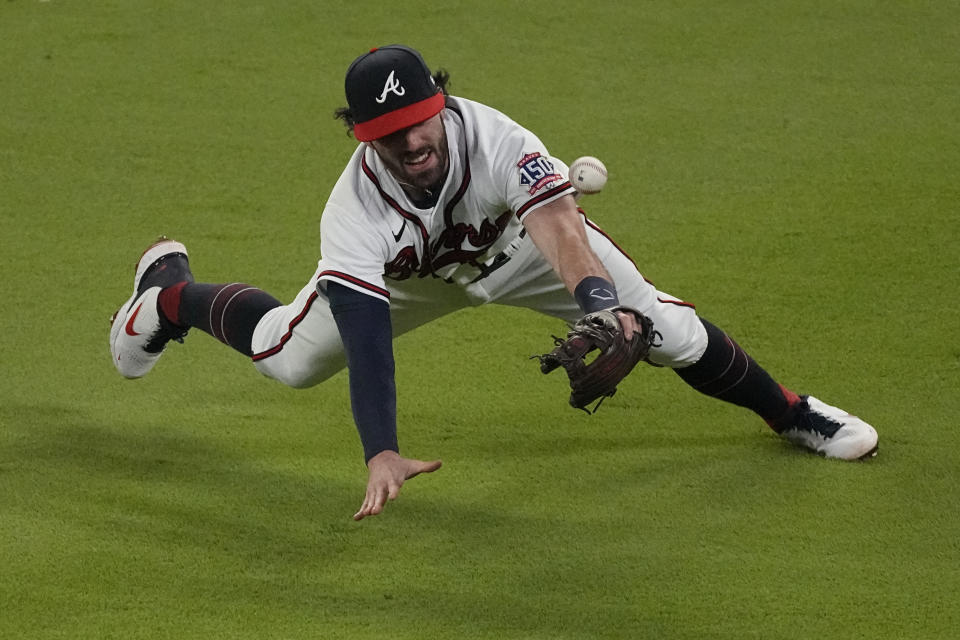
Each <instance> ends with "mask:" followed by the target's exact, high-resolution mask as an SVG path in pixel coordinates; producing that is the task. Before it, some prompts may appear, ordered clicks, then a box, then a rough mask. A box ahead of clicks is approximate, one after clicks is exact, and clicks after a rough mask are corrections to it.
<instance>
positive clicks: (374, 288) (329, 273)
mask: <svg viewBox="0 0 960 640" xmlns="http://www.w3.org/2000/svg"><path fill="white" fill-rule="evenodd" d="M324 277H333V278H339V279H340V280H345V281H347V282H349V283H351V284H355V285H357V286H358V287H361V288H363V289H366V290H367V291H369V292H371V293H375V294H377V295H378V296H383V297H384V298H388V299H389V298H390V292H389V291H387V290H386V289H381V288H380V287H377V286H375V285H372V284H370V283H369V282H366V281H364V280H361V279H360V278H356V277H354V276H351V275H349V274H347V273H344V272H342V271H332V270H327V271H321V272H320V275H319V276H317V280H322V279H323V278H324Z"/></svg>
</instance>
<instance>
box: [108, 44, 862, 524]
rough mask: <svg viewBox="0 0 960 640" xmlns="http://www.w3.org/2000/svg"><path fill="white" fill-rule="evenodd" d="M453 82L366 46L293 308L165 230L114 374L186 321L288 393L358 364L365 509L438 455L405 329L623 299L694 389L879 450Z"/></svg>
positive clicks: (147, 355)
mask: <svg viewBox="0 0 960 640" xmlns="http://www.w3.org/2000/svg"><path fill="white" fill-rule="evenodd" d="M446 83H447V75H446V74H445V73H443V72H439V73H437V74H431V72H430V70H429V68H428V67H427V65H426V64H425V63H424V61H423V59H422V57H421V56H420V54H419V53H418V52H417V51H415V50H413V49H410V48H408V47H405V46H400V45H391V46H386V47H380V48H377V49H372V50H371V51H369V52H367V53H364V54H363V55H361V56H360V57H358V58H357V59H356V60H355V61H354V62H353V63H352V64H351V65H350V67H349V69H348V70H347V74H346V81H345V88H346V97H347V104H348V106H347V107H346V108H344V109H340V110H338V112H337V115H338V117H339V118H341V119H342V120H343V121H344V123H345V124H346V125H347V127H348V128H349V129H350V130H351V131H352V133H353V135H354V137H355V138H356V139H357V140H358V141H359V142H360V144H359V145H358V146H357V148H356V150H355V151H354V153H353V155H352V157H351V158H350V160H349V162H348V163H347V167H346V169H344V171H343V174H342V175H341V176H340V178H339V180H338V181H337V183H336V185H335V186H334V187H333V190H332V192H331V194H330V198H329V200H328V201H327V204H326V207H325V208H324V211H323V215H322V218H321V255H322V258H321V259H320V261H319V263H318V267H317V270H316V272H315V273H314V274H313V276H312V277H311V278H310V279H309V281H308V282H307V283H306V285H305V286H304V287H303V289H302V290H301V291H300V293H299V294H298V295H297V297H296V298H295V299H294V300H293V301H292V302H291V303H290V304H282V303H281V302H280V301H279V300H277V299H275V298H274V297H272V296H271V295H269V294H268V293H266V292H264V291H262V290H260V289H258V288H256V287H252V286H250V285H247V284H242V283H228V284H204V283H197V282H195V281H194V278H193V275H192V273H191V271H190V268H189V263H188V259H187V250H186V247H185V246H184V245H183V244H181V243H180V242H177V241H174V240H169V239H166V238H163V239H161V240H159V241H158V242H156V243H154V244H153V245H151V246H150V247H149V248H148V249H147V250H146V252H145V253H144V254H143V255H142V257H141V258H140V260H139V262H138V264H137V270H136V275H135V278H134V287H133V294H132V295H131V296H130V298H129V300H127V302H126V303H124V304H123V306H121V308H120V309H119V311H118V312H117V314H116V315H115V317H114V320H113V323H112V326H111V331H110V347H111V353H112V355H113V361H114V365H115V366H116V367H117V369H118V370H119V371H120V373H121V374H123V375H124V376H126V377H129V378H138V377H141V376H143V375H145V374H146V373H147V372H149V371H150V369H151V368H152V367H153V366H154V364H155V363H156V361H157V359H158V358H159V357H160V355H161V353H162V352H163V350H164V348H165V346H166V344H167V343H168V342H169V341H170V340H178V341H182V338H183V336H184V335H185V334H186V332H187V330H188V329H189V328H190V327H197V328H199V329H201V330H202V331H205V332H207V333H209V334H211V335H212V336H213V337H215V338H217V339H218V340H220V341H222V342H224V343H225V344H227V345H229V346H231V347H233V348H234V349H236V350H237V351H240V352H241V353H243V354H245V355H246V356H248V357H250V358H251V359H252V360H253V363H254V365H255V366H256V367H257V369H258V370H259V371H261V372H262V373H263V374H265V375H266V376H269V377H271V378H274V379H276V380H279V381H281V382H283V383H285V384H287V385H290V386H293V387H309V386H311V385H315V384H317V383H319V382H321V381H323V380H325V379H327V378H329V377H330V376H331V375H333V374H334V373H336V372H337V371H339V370H341V369H342V368H343V367H344V366H347V367H348V368H349V373H350V376H349V384H350V397H351V405H352V409H353V415H354V420H355V422H356V427H357V430H358V432H359V435H360V440H361V443H362V445H363V450H364V456H365V459H366V462H367V466H368V482H367V489H366V495H365V497H364V500H363V503H362V505H361V507H360V509H359V511H358V512H357V513H356V514H355V516H354V518H355V519H357V520H359V519H362V518H364V517H366V516H369V515H375V514H378V513H380V512H381V511H382V509H383V507H384V505H385V504H386V501H387V500H388V499H394V498H396V497H397V494H398V492H399V490H400V487H401V486H402V485H403V483H404V482H405V481H406V480H407V479H409V478H411V477H413V476H415V475H417V474H420V473H423V472H432V471H434V470H436V469H437V468H439V467H440V464H441V463H440V461H438V460H436V461H430V462H428V461H422V460H416V459H411V458H405V457H403V456H401V455H400V453H399V451H400V449H399V446H398V441H397V425H396V390H395V383H394V354H393V347H392V339H393V337H396V336H398V335H401V334H403V333H405V332H407V331H410V330H412V329H415V328H417V327H419V326H421V325H424V324H427V323H429V322H430V321H431V320H434V319H436V318H439V317H441V316H443V315H445V314H447V313H450V312H453V311H455V310H458V309H462V308H464V307H469V306H475V305H481V304H489V303H494V304H502V305H511V306H517V307H525V308H529V309H533V310H535V311H539V312H541V313H544V314H548V315H550V316H553V317H556V318H561V319H563V320H565V321H567V322H569V323H571V324H572V323H574V322H576V321H577V320H578V319H580V318H581V317H582V316H584V315H585V314H591V313H596V312H600V311H602V310H608V309H615V316H610V317H615V318H617V319H618V320H619V322H620V327H618V328H616V329H618V330H622V332H623V335H624V336H625V339H626V340H627V341H630V340H639V339H641V338H644V339H649V341H650V343H649V352H648V353H646V359H647V360H648V361H649V362H651V363H652V364H655V365H660V366H664V367H668V368H671V369H673V370H675V371H676V372H677V373H678V374H679V376H680V377H681V379H683V380H684V381H685V382H687V383H688V384H689V385H690V386H692V387H694V388H695V389H697V390H698V391H700V392H702V393H705V394H708V395H711V396H714V397H716V398H719V399H722V400H725V401H727V402H732V403H735V404H737V405H740V406H743V407H746V408H748V409H751V410H752V411H754V412H756V413H757V414H758V415H759V416H760V417H761V418H763V419H764V420H765V421H766V422H767V423H768V424H769V425H770V427H771V428H772V429H773V430H774V431H775V432H776V433H778V434H780V435H781V436H783V437H785V438H787V439H788V440H790V441H792V442H794V443H796V444H798V445H800V446H803V447H806V448H808V449H810V450H812V451H815V452H817V453H820V454H821V455H825V456H828V457H834V458H841V459H846V460H855V459H858V458H862V457H867V456H870V455H873V454H874V453H875V452H876V448H877V434H876V431H875V430H874V429H873V428H872V427H871V426H870V425H868V424H867V423H865V422H864V421H862V420H860V419H859V418H857V417H855V416H852V415H849V414H847V413H846V412H844V411H841V410H839V409H837V408H835V407H831V406H830V405H827V404H825V403H823V402H821V401H819V400H817V399H816V398H814V397H812V396H799V395H797V394H796V393H794V392H793V391H790V390H789V389H787V388H785V387H783V386H781V385H779V384H778V383H777V382H775V381H774V380H773V378H771V377H770V375H769V374H767V372H766V371H764V370H763V369H762V368H761V367H760V366H759V365H757V363H756V362H754V361H753V359H751V358H750V356H749V355H747V353H746V352H745V351H744V350H743V349H742V348H741V347H740V346H739V345H738V344H737V343H736V342H734V341H733V340H732V339H730V337H729V336H727V335H726V334H725V333H724V332H723V331H721V330H720V329H718V328H717V327H715V326H714V325H712V324H711V323H709V322H708V321H706V320H704V319H702V318H700V317H698V315H697V313H696V310H695V309H694V307H693V305H691V304H689V303H687V302H684V301H682V300H679V299H677V298H675V297H673V296H671V295H669V294H667V293H664V292H662V291H659V290H657V289H656V288H655V287H654V286H653V285H651V284H650V283H649V282H647V281H646V280H644V278H643V276H642V275H641V274H640V272H639V271H638V270H637V267H636V265H635V264H634V262H633V261H632V260H631V259H630V258H629V256H627V254H625V253H624V252H623V251H622V250H621V249H620V248H619V247H618V246H617V245H616V244H615V243H614V242H613V241H612V240H611V239H610V238H609V237H608V236H607V235H606V234H605V233H604V232H603V231H602V230H601V229H600V228H599V227H598V226H597V225H596V224H595V223H593V222H592V221H590V220H589V219H587V218H586V216H585V215H584V214H583V213H582V211H580V210H579V209H578V207H577V205H576V203H575V201H574V195H575V190H574V188H573V187H572V186H571V184H570V182H569V181H568V179H567V166H566V165H565V164H564V163H563V162H562V161H561V160H560V159H558V158H556V157H554V156H552V155H551V154H550V152H549V151H548V149H547V148H546V146H545V145H544V144H543V142H541V141H540V139H539V138H537V137H536V136H535V135H534V134H533V133H531V132H530V131H528V130H527V129H525V128H523V127H521V126H520V125H518V124H517V123H516V122H514V121H512V120H511V119H509V118H508V117H507V116H505V115H504V114H502V113H500V112H498V111H496V110H495V109H492V108H490V107H487V106H485V105H482V104H480V103H477V102H473V101H470V100H467V99H464V98H459V97H454V96H450V95H448V93H447V91H446ZM641 320H642V322H641ZM650 322H652V332H649V333H645V332H644V330H643V329H642V327H649V323H650Z"/></svg>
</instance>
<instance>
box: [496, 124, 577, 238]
mask: <svg viewBox="0 0 960 640" xmlns="http://www.w3.org/2000/svg"><path fill="white" fill-rule="evenodd" d="M504 120H505V122H504V123H503V124H502V126H501V128H500V131H501V135H500V137H499V143H498V144H497V145H496V146H495V147H494V148H493V149H492V151H491V152H492V154H493V157H492V171H493V174H494V180H495V181H496V183H497V184H498V185H500V186H501V188H502V189H503V192H502V194H501V195H502V197H503V198H504V201H505V202H506V203H507V204H508V205H509V207H510V209H511V210H512V211H514V212H515V213H516V215H517V218H518V219H520V220H521V221H523V218H524V216H526V214H527V213H529V212H530V211H533V210H534V209H536V208H537V207H540V206H542V205H544V204H547V203H549V202H553V201H554V200H556V199H557V198H560V197H562V196H564V195H568V194H569V195H573V194H574V193H575V190H574V188H573V186H572V185H571V184H570V180H569V179H568V171H569V169H568V167H567V165H566V164H565V163H564V162H563V161H562V160H560V159H559V158H555V157H553V156H551V155H550V152H549V151H547V148H546V146H545V145H544V144H543V142H541V141H540V139H539V138H538V137H537V136H535V135H534V134H533V133H532V132H530V131H528V130H527V129H525V128H523V127H522V126H520V125H519V124H517V123H516V122H513V121H512V120H509V119H507V118H505V117H504Z"/></svg>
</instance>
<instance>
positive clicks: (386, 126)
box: [353, 92, 446, 142]
mask: <svg viewBox="0 0 960 640" xmlns="http://www.w3.org/2000/svg"><path fill="white" fill-rule="evenodd" d="M445 103H446V99H445V98H444V95H443V93H442V92H437V93H435V94H433V95H432V96H430V97H429V98H427V99H426V100H421V101H420V102H414V103H413V104H409V105H407V106H405V107H402V108H400V109H396V110H394V111H391V112H390V113H385V114H383V115H382V116H378V117H376V118H374V119H373V120H367V121H366V122H358V123H357V124H355V125H354V126H353V136H354V137H355V138H356V139H357V140H359V141H360V142H369V141H371V140H376V139H377V138H382V137H384V136H388V135H390V134H391V133H394V132H395V131H400V129H406V128H407V127H412V126H413V125H415V124H418V123H420V122H423V121H424V120H428V119H430V118H432V117H433V116H435V115H437V114H438V113H440V112H441V111H442V110H443V106H444V104H445Z"/></svg>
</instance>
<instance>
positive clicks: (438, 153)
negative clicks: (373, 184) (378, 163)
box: [369, 113, 449, 190]
mask: <svg viewBox="0 0 960 640" xmlns="http://www.w3.org/2000/svg"><path fill="white" fill-rule="evenodd" d="M369 144H370V146H372V147H373V149H374V151H376V152H377V155H378V156H380V159H381V160H383V163H384V164H385V165H387V168H388V169H390V173H392V174H393V175H394V177H395V178H397V180H399V181H400V182H406V183H408V184H411V185H413V186H414V187H417V188H419V189H431V190H432V189H434V188H436V187H437V186H439V185H440V184H442V183H443V180H444V178H446V176H447V165H448V160H449V156H448V153H447V133H446V131H445V130H444V128H443V120H442V119H441V117H440V114H439V113H438V114H437V115H435V116H433V117H432V118H430V119H429V120H424V121H423V122H421V123H420V124H415V125H413V126H412V127H407V128H406V129H401V130H400V131H397V132H395V133H391V134H390V135H389V136H384V137H383V138H378V139H377V140H371V141H370V142H369Z"/></svg>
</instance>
